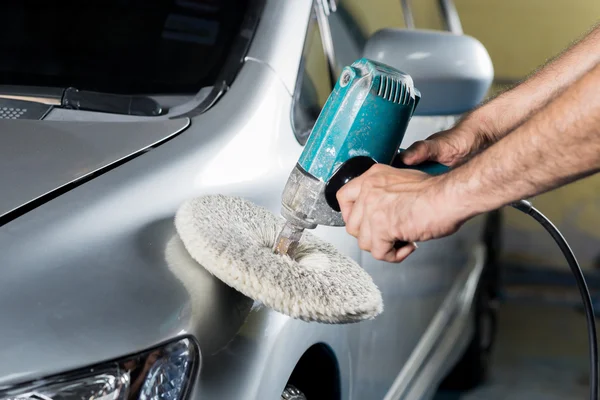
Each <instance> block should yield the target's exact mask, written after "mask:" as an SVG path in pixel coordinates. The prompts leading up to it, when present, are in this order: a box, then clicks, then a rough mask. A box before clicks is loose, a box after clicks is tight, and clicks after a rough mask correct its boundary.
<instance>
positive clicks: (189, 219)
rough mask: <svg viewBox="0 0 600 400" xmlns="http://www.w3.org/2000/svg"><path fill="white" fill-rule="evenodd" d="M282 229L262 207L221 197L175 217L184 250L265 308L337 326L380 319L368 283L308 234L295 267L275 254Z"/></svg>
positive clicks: (378, 302)
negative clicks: (277, 239)
mask: <svg viewBox="0 0 600 400" xmlns="http://www.w3.org/2000/svg"><path fill="white" fill-rule="evenodd" d="M283 223H284V221H283V218H279V217H277V216H275V215H274V214H273V213H271V212H270V211H269V210H267V209H265V208H263V207H260V206H257V205H256V204H253V203H251V202H249V201H247V200H244V199H242V198H239V197H229V196H223V195H208V196H202V197H199V198H196V199H192V200H189V201H187V202H185V203H184V204H183V205H182V206H181V207H180V208H179V210H178V211H177V215H176V216H175V226H176V228H177V231H178V233H179V236H180V237H181V240H182V242H183V244H184V245H185V247H186V249H187V251H188V252H189V253H190V255H191V256H192V257H193V258H194V259H195V260H196V261H197V262H198V263H199V264H200V265H202V266H203V267H204V268H205V269H207V270H208V271H209V272H210V273H212V274H213V275H215V276H216V277H217V278H219V279H220V280H221V281H223V282H224V283H226V284H227V285H229V286H231V287H232V288H234V289H236V290H238V291H239V292H241V293H243V294H245V295H246V296H248V297H250V298H252V299H254V300H257V301H259V302H261V303H263V304H264V305H266V306H267V307H270V308H272V309H274V310H276V311H279V312H281V313H283V314H286V315H289V316H290V317H293V318H299V319H302V320H305V321H319V322H326V323H337V324H341V323H349V322H357V321H360V320H365V319H372V318H374V317H375V316H377V315H379V314H380V313H381V312H382V311H383V300H382V298H381V292H380V291H379V289H378V288H377V286H376V285H375V284H374V283H373V280H372V279H371V276H370V275H369V274H368V273H366V272H365V271H364V270H363V269H362V268H361V267H360V266H359V265H358V264H357V263H356V262H355V261H354V260H352V259H351V258H349V257H347V256H345V255H343V254H341V253H340V252H339V251H338V250H337V249H336V248H335V247H333V246H332V245H331V244H329V243H327V242H325V241H323V240H321V239H319V238H318V237H317V236H315V235H314V234H312V233H311V232H307V231H305V232H304V235H303V237H302V240H301V241H300V244H299V245H298V248H297V250H296V254H295V255H294V259H292V258H290V257H288V256H280V255H277V254H274V253H273V250H272V248H273V245H274V243H275V240H276V236H277V234H278V233H279V230H280V229H281V227H282V226H283ZM340 229H343V228H340Z"/></svg>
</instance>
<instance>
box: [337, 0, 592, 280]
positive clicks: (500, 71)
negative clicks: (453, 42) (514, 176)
mask: <svg viewBox="0 0 600 400" xmlns="http://www.w3.org/2000/svg"><path fill="white" fill-rule="evenodd" d="M341 3H342V5H343V7H344V9H345V10H346V11H347V12H348V13H350V14H351V15H352V16H353V18H354V19H355V20H356V21H357V22H359V24H360V25H361V27H362V29H363V33H365V34H367V35H369V34H372V33H373V32H375V31H377V30H378V29H381V28H386V27H404V19H403V15H402V9H401V6H400V0H370V1H367V0H342V2H341ZM371 4H373V5H375V4H377V7H375V6H373V7H371V6H370V5H371ZM455 4H456V8H457V10H458V13H459V15H460V18H461V22H462V25H463V29H464V32H465V34H467V35H471V36H474V37H475V38H477V39H479V40H480V41H481V42H482V43H483V44H484V46H485V47H486V48H487V50H488V52H489V53H490V56H491V58H492V62H493V64H494V70H495V77H496V82H495V84H494V86H493V88H492V90H491V91H490V96H493V95H494V94H495V93H497V92H498V91H499V90H503V89H505V88H507V87H510V85H512V84H514V83H516V82H518V81H520V80H521V79H523V78H525V77H526V76H527V75H529V74H530V73H532V72H533V71H534V70H535V69H536V68H538V67H539V66H541V65H543V64H544V63H545V62H546V61H547V60H548V59H549V58H552V57H554V56H555V55H557V54H559V53H560V52H561V51H562V50H563V49H565V48H566V47H568V46H569V44H571V43H572V42H573V41H575V40H577V39H579V38H580V37H581V36H582V35H584V34H585V33H586V32H587V31H588V30H589V29H590V28H591V27H592V26H593V25H594V24H595V23H597V22H598V21H600V1H599V0H455ZM381 5H384V6H383V7H382V6H381ZM412 5H413V17H414V20H415V25H416V27H417V28H422V29H443V27H444V24H443V21H442V19H441V16H440V13H439V8H438V2H437V0H413V2H412ZM556 21H560V23H557V22H556ZM533 201H534V204H535V205H536V207H538V208H539V209H540V210H541V211H542V212H543V213H545V214H546V215H547V216H548V217H549V218H550V219H551V220H552V221H553V222H554V223H555V224H556V225H557V226H558V227H559V229H560V230H561V231H562V232H563V234H564V235H565V237H566V238H567V240H568V241H569V243H570V244H571V245H572V247H573V250H574V252H575V254H576V255H577V257H578V259H579V261H580V263H581V264H582V268H585V269H591V268H595V267H598V266H599V265H600V176H594V177H590V178H587V179H585V180H582V181H580V182H577V183H574V184H571V185H569V186H566V187H564V188H561V189H558V190H556V191H553V192H551V193H547V194H544V195H541V196H538V197H537V198H535V199H533ZM505 217H506V229H505V234H504V242H505V250H506V253H505V254H506V255H505V257H506V260H505V261H506V263H508V264H513V265H517V266H528V267H534V268H555V269H559V270H562V269H568V267H567V266H566V265H565V263H564V261H563V258H562V256H561V255H560V253H559V251H558V250H557V248H556V246H555V245H554V243H553V242H551V239H550V238H549V237H548V236H547V235H546V234H545V232H543V231H542V230H541V228H539V227H538V226H536V223H535V222H531V221H530V220H529V219H528V218H523V216H521V215H519V214H518V212H517V211H513V210H510V209H507V210H506V212H505Z"/></svg>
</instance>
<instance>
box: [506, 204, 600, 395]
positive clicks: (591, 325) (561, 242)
mask: <svg viewBox="0 0 600 400" xmlns="http://www.w3.org/2000/svg"><path fill="white" fill-rule="evenodd" d="M511 205H512V206H513V207H514V208H516V209H517V210H519V211H522V212H524V213H525V214H527V215H530V216H532V217H533V219H535V220H536V221H537V222H539V223H540V224H541V225H542V226H543V227H544V229H546V231H548V233H549V234H550V235H551V236H552V238H553V239H554V241H555V242H556V244H557V245H558V247H560V250H561V251H562V253H563V255H564V256H565V258H566V259H567V262H568V263H569V267H570V268H571V272H573V275H574V277H575V280H576V281H577V287H578V288H579V293H580V294H581V300H582V301H583V308H584V309H585V317H586V319H587V331H588V341H589V346H590V400H598V342H597V341H596V321H595V317H594V307H593V305H592V298H591V296H590V291H589V290H588V287H587V283H586V282H585V278H584V276H583V272H581V268H580V267H579V263H578V262H577V259H576V258H575V255H574V254H573V251H572V250H571V248H570V247H569V244H568V243H567V241H566V240H565V238H564V237H563V235H562V234H561V233H560V231H559V230H558V229H556V227H555V226H554V224H553V223H552V222H550V220H549V219H548V218H546V217H545V216H544V214H542V213H541V212H539V211H538V210H537V209H536V208H535V207H533V206H532V205H531V203H530V202H528V201H525V200H520V201H518V202H516V203H513V204H511Z"/></svg>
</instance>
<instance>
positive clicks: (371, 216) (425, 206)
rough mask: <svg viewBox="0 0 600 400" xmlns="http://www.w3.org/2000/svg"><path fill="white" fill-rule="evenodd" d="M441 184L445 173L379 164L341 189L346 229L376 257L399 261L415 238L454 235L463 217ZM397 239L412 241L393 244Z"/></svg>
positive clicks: (409, 251)
mask: <svg viewBox="0 0 600 400" xmlns="http://www.w3.org/2000/svg"><path fill="white" fill-rule="evenodd" d="M442 185H443V177H432V176H430V175H427V174H425V173H423V172H420V171H416V170H409V169H397V168H393V167H390V166H387V165H382V164H376V165H374V166H373V167H371V168H370V169H369V170H368V171H367V172H365V173H364V174H362V175H361V176H359V177H358V178H355V179H353V180H352V181H350V182H349V183H347V184H346V185H344V186H343V187H342V189H340V190H339V191H338V193H337V199H338V202H339V203H340V208H341V212H342V216H343V219H344V221H345V223H346V230H347V231H348V233H350V234H351V235H352V236H355V237H356V238H358V245H359V247H360V248H361V249H362V250H366V251H370V252H371V254H372V255H373V257H374V258H376V259H378V260H384V261H388V262H400V261H402V260H404V259H405V258H406V257H408V256H409V255H410V254H411V253H412V252H413V251H414V250H415V249H416V244H415V243H414V242H418V241H425V240H429V239H434V238H439V237H442V236H446V235H449V234H451V233H454V232H455V231H456V230H458V228H459V227H460V226H461V225H462V223H463V222H464V220H465V218H463V217H462V216H461V215H459V213H460V210H459V209H460V207H455V206H453V204H451V202H450V201H449V199H447V198H445V195H444V194H443V191H442ZM396 241H405V242H409V243H410V244H409V245H407V246H404V247H402V248H400V249H394V243H395V242H396Z"/></svg>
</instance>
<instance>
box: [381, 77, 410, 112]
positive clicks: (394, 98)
mask: <svg viewBox="0 0 600 400" xmlns="http://www.w3.org/2000/svg"><path fill="white" fill-rule="evenodd" d="M377 95H378V96H379V97H381V98H384V99H385V100H387V101H391V102H393V103H397V104H403V105H408V103H409V102H410V97H411V96H410V91H409V89H408V87H407V86H406V85H405V84H404V82H402V81H400V80H398V79H396V78H394V77H392V76H388V75H382V76H380V78H379V89H378V90H377Z"/></svg>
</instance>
